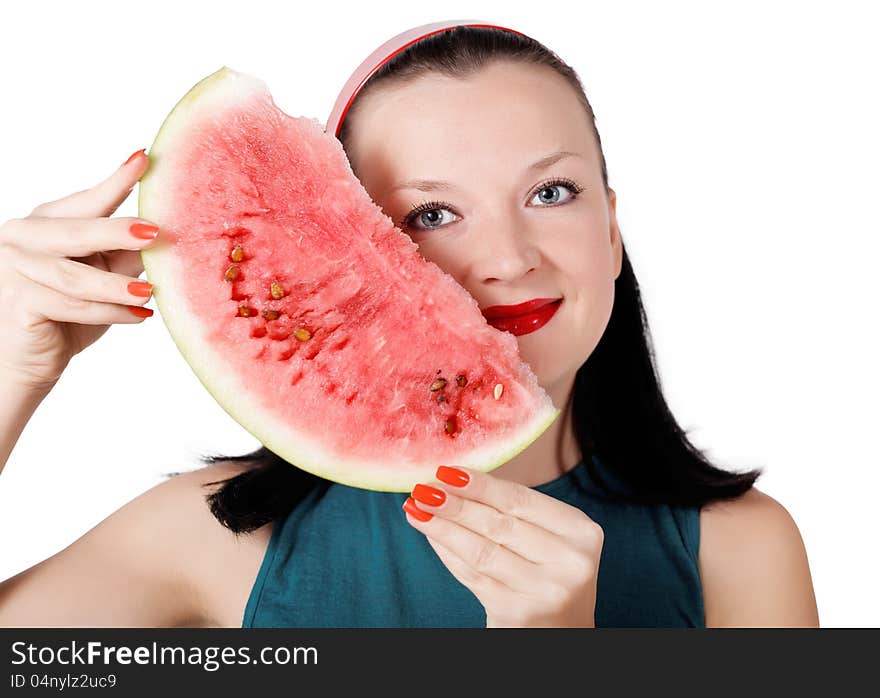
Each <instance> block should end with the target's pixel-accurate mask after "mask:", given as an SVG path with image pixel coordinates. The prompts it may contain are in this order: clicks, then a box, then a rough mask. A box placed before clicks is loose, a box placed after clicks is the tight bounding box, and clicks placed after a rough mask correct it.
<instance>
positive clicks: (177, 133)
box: [138, 66, 560, 492]
mask: <svg viewBox="0 0 880 698" xmlns="http://www.w3.org/2000/svg"><path fill="white" fill-rule="evenodd" d="M257 95H263V96H266V95H269V91H268V88H267V86H266V84H265V83H264V82H263V81H261V80H259V79H257V78H254V77H251V76H249V75H247V74H244V73H239V72H238V71H235V70H232V69H230V68H228V67H226V66H224V67H223V68H221V69H220V70H218V71H216V72H214V73H212V74H211V75H209V76H207V77H206V78H204V79H203V80H201V81H200V82H198V83H197V84H196V85H194V86H193V87H192V88H191V89H190V90H189V91H188V92H187V93H186V95H184V97H183V98H182V99H180V101H179V102H178V103H177V105H176V106H175V107H174V108H173V109H172V110H171V112H170V113H169V114H168V116H167V117H166V118H165V120H164V122H163V123H162V125H161V127H160V128H159V131H158V133H157V135H156V138H155V139H154V141H153V144H152V146H151V148H150V152H149V157H150V166H149V168H148V170H147V172H146V173H145V174H144V176H143V177H142V178H141V180H140V183H139V190H138V216H139V217H142V218H144V219H146V220H149V221H153V222H155V223H156V224H158V225H159V228H160V233H159V238H158V240H157V241H156V242H155V243H153V245H151V246H150V247H149V248H146V249H144V250H142V251H141V258H142V260H143V265H144V270H145V272H146V275H147V280H148V281H149V282H150V283H151V284H153V298H154V299H155V301H156V305H157V307H158V309H159V313H160V315H161V316H162V320H163V322H164V323H165V326H166V327H167V329H168V331H169V333H170V334H171V337H172V340H173V341H174V343H175V345H176V346H177V348H178V350H179V351H180V353H181V354H182V356H183V357H184V359H185V360H186V361H187V363H188V364H189V365H190V367H191V368H192V370H193V372H194V373H195V374H196V377H197V378H198V380H199V382H201V384H202V385H203V386H204V387H205V389H206V390H207V391H208V392H209V393H210V394H211V395H212V396H213V397H214V399H215V400H216V401H217V403H218V404H219V405H220V406H221V408H222V409H223V410H224V411H225V412H226V413H227V414H229V416H230V417H232V419H234V420H235V421H236V422H237V423H238V424H240V425H241V426H242V427H244V428H245V429H246V430H247V431H248V432H249V433H251V434H252V435H253V436H254V437H255V438H257V439H258V440H259V441H260V443H262V444H263V445H265V446H266V447H267V448H269V449H270V450H271V451H272V452H273V453H275V454H277V455H279V456H281V457H282V458H284V459H285V460H287V461H288V462H290V463H292V464H294V465H295V466H296V467H299V468H301V469H302V470H305V471H308V472H310V473H312V474H313V475H316V476H318V477H322V478H326V479H329V480H332V481H334V482H338V483H341V484H344V485H348V486H351V487H359V488H366V489H370V490H377V491H382V492H409V491H411V490H412V488H413V487H414V485H415V484H416V483H418V482H430V481H432V480H433V479H434V474H435V471H436V468H437V466H438V465H459V466H464V467H469V468H472V469H474V470H478V471H482V472H491V471H492V470H494V469H495V468H497V467H499V466H501V465H503V464H504V463H506V462H507V461H509V460H510V459H511V458H513V457H514V456H516V455H517V454H518V453H520V452H521V451H523V450H525V449H526V448H527V447H528V446H529V445H530V444H532V443H533V442H534V441H535V440H536V439H537V438H538V437H540V436H541V434H543V433H544V431H546V429H547V428H548V427H549V426H550V425H551V424H552V423H553V422H554V421H555V420H556V418H557V417H558V416H559V414H560V410H559V409H557V408H556V407H555V406H554V405H553V403H552V401H551V400H550V399H549V397H547V399H546V401H545V403H544V405H543V406H541V408H540V409H539V410H537V411H536V412H535V414H534V415H533V417H532V418H531V420H530V421H529V422H527V423H525V424H523V425H521V426H520V427H519V428H517V429H515V430H512V433H511V436H510V439H509V440H508V441H506V442H505V443H504V446H499V445H498V444H497V442H496V443H495V444H489V445H487V446H486V447H485V448H481V449H475V450H472V451H470V452H469V453H468V454H467V456H468V457H467V458H461V459H459V461H458V462H456V463H439V462H438V463H411V464H408V467H407V468H405V469H401V467H400V464H399V463H398V464H396V465H394V466H393V467H389V465H388V463H387V462H365V461H364V460H363V459H360V458H357V459H346V457H345V456H344V455H342V456H340V455H338V454H335V453H334V454H333V455H332V456H328V454H327V452H326V448H323V447H322V445H321V443H320V442H319V441H316V440H314V439H312V438H310V437H309V436H308V435H307V434H304V433H297V432H295V431H294V430H293V429H291V427H290V425H289V424H287V423H282V422H280V421H279V420H278V419H277V418H276V417H275V416H274V415H273V414H272V412H271V411H270V410H267V409H266V408H264V407H263V406H261V405H260V404H259V403H258V402H257V401H256V400H255V399H254V398H253V393H252V392H250V391H249V388H248V387H247V386H246V385H244V383H242V382H241V381H240V378H239V376H237V375H235V372H234V371H231V370H230V369H229V366H228V364H226V363H225V361H224V359H223V356H222V355H221V354H220V353H219V352H217V351H215V350H214V348H213V342H209V341H207V340H204V339H202V338H201V337H200V336H199V333H198V329H199V327H200V324H199V323H198V322H192V316H191V313H190V312H189V311H188V310H186V308H185V306H184V305H182V304H179V303H178V304H175V303H174V302H173V301H174V299H179V298H183V297H185V296H184V293H183V289H181V288H177V286H176V283H175V279H178V278H183V274H185V270H183V269H182V268H181V262H180V260H179V259H178V258H176V257H175V255H174V253H173V244H171V243H169V242H168V241H167V240H165V241H163V232H162V231H163V230H171V229H173V225H172V221H171V220H170V219H169V217H168V216H167V215H166V212H165V211H163V209H162V200H161V195H160V194H161V188H162V177H163V173H165V172H166V171H167V172H168V173H169V175H171V174H173V173H174V171H175V167H174V156H173V154H174V152H175V145H176V142H177V140H178V137H184V138H185V136H186V134H187V132H188V126H189V125H190V124H191V123H193V122H197V121H198V120H199V119H201V118H203V117H205V116H207V114H208V113H209V110H211V109H212V108H220V109H222V108H223V107H224V106H229V105H230V104H232V103H236V102H241V101H242V100H244V99H247V98H248V97H249V96H257ZM316 123H317V122H316ZM154 192H155V195H154Z"/></svg>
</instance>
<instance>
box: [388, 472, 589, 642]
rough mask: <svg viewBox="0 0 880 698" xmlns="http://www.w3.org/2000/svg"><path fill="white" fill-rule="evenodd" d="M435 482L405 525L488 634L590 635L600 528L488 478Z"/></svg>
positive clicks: (443, 476) (577, 513)
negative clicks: (473, 607) (472, 601)
mask: <svg viewBox="0 0 880 698" xmlns="http://www.w3.org/2000/svg"><path fill="white" fill-rule="evenodd" d="M436 477H437V479H438V480H441V483H432V485H423V484H418V485H416V486H415V487H414V488H413V496H412V497H411V498H410V499H407V500H406V502H405V503H404V507H403V508H404V511H406V519H407V521H408V522H409V523H410V524H411V525H412V526H413V527H414V528H416V529H418V530H419V531H421V532H422V533H424V534H425V535H426V536H427V538H428V542H429V543H430V544H431V546H432V547H433V548H434V550H435V551H436V552H437V555H438V556H439V557H440V559H441V560H442V561H443V563H444V564H445V565H446V567H447V568H448V569H449V571H450V572H451V573H452V574H453V576H455V578H456V579H458V581H460V582H461V583H462V584H464V586H466V587H467V588H468V589H470V590H471V591H472V592H473V594H474V596H476V597H477V599H478V600H479V601H480V603H481V604H483V608H484V609H485V610H486V627H489V628H501V627H517V628H526V627H533V628H537V627H552V628H566V627H567V628H592V627H595V610H596V580H597V578H598V573H599V559H600V557H601V553H602V543H603V540H604V534H603V531H602V528H601V527H600V526H599V524H597V523H596V522H595V521H593V520H592V519H591V518H590V517H589V516H587V515H586V514H585V513H584V512H583V511H581V510H580V509H578V508H576V507H573V506H570V505H568V504H565V503H564V502H561V501H559V500H558V499H554V498H553V497H550V496H549V495H546V494H544V493H542V492H538V491H537V490H534V489H532V488H530V487H526V486H525V485H522V484H519V483H516V482H511V481H509V480H502V479H501V478H498V477H495V476H493V475H490V474H489V473H483V472H480V471H477V470H472V469H470V468H449V467H447V466H440V467H439V468H438V469H437V474H436ZM456 483H457V484H456ZM413 499H415V500H416V502H414V501H413ZM428 502H433V504H429V503H428ZM416 503H417V504H418V506H417V507H416ZM421 512H427V513H429V514H431V515H432V516H431V517H430V518H429V519H428V520H425V521H422V520H419V518H416V517H417V516H420V513H421ZM420 518H425V516H424V515H423V514H422V515H421V516H420Z"/></svg>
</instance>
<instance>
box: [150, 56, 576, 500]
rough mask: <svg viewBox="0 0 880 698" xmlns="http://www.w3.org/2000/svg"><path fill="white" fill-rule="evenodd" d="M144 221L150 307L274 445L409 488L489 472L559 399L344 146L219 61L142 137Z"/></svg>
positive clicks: (221, 397)
mask: <svg viewBox="0 0 880 698" xmlns="http://www.w3.org/2000/svg"><path fill="white" fill-rule="evenodd" d="M139 216H141V217H143V218H145V219H147V220H150V221H153V222H155V223H157V224H158V225H159V226H160V234H159V239H158V242H157V243H155V244H154V245H153V246H151V248H150V249H147V250H144V251H143V253H142V256H143V261H144V267H145V269H146V272H147V278H148V280H149V281H150V282H151V283H152V284H154V292H153V294H154V297H155V299H156V304H157V306H158V309H159V311H160V314H161V316H162V318H163V320H164V322H165V324H166V326H167V328H168V330H169V332H170V334H171V336H172V337H173V339H174V341H175V343H176V344H177V346H178V348H179V349H180V351H181V353H182V354H183V356H184V358H185V359H186V360H187V362H188V363H189V364H190V366H191V367H192V369H193V371H194V372H195V373H196V375H197V376H198V378H199V379H200V380H201V382H202V383H203V384H204V385H205V387H206V388H207V389H208V391H209V392H210V393H211V394H212V395H213V396H214V398H215V399H216V400H217V401H218V403H219V404H220V405H221V406H222V407H223V408H224V409H225V410H226V411H227V412H228V413H229V414H230V415H231V416H232V417H233V418H234V419H235V420H236V421H237V422H238V423H239V424H241V425H242V426H243V427H244V428H245V429H247V430H248V431H249V432H250V433H251V434H253V435H254V436H255V437H256V438H257V439H259V440H260V442H261V443H263V444H265V445H266V446H267V447H269V448H270V449H271V450H273V451H274V452H275V453H277V454H278V455H280V456H282V457H283V458H285V459H286V460H288V461H289V462H291V463H293V464H294V465H296V466H298V467H301V468H303V469H305V470H307V471H309V472H312V473H314V474H316V475H320V476H322V477H325V478H327V479H330V480H334V481H337V482H340V483H343V484H348V485H351V486H355V487H365V488H370V489H377V490H384V491H399V492H403V491H408V490H410V489H411V488H412V486H413V485H414V484H415V483H417V482H424V481H430V480H432V479H433V476H434V471H435V470H436V467H437V466H438V465H442V464H446V465H464V466H468V467H472V468H475V469H479V470H483V471H490V470H492V469H493V468H495V467H497V466H499V465H501V464H503V463H504V462H506V461H507V460H509V459H510V458H512V457H513V456H514V455H516V454H517V453H519V452H520V451H522V450H523V449H524V448H526V447H527V446H528V445H529V444H530V443H532V442H533V441H534V440H535V439H536V438H537V437H538V436H540V435H541V434H542V433H543V432H544V431H545V429H546V428H547V427H548V426H549V425H550V424H551V423H552V422H553V420H554V419H556V417H557V416H558V414H559V410H558V409H556V407H555V406H554V405H553V403H552V401H551V400H550V398H549V396H548V395H547V393H546V392H545V391H544V390H543V389H542V388H541V386H540V385H539V384H538V382H537V378H536V376H535V375H534V373H533V372H532V370H531V369H530V368H529V366H528V365H527V364H526V363H524V362H523V361H522V360H521V359H520V356H519V348H518V344H517V341H516V339H515V337H514V336H513V335H512V334H510V333H508V332H503V331H500V330H497V329H495V328H493V327H491V326H490V325H489V324H488V323H487V322H486V320H485V319H484V317H483V315H482V314H481V312H480V309H479V306H478V304H477V302H476V300H475V299H474V298H473V297H472V296H471V295H470V294H469V293H468V292H467V291H466V290H465V289H464V288H463V287H462V286H460V285H459V284H458V283H457V282H456V281H455V279H454V278H453V277H452V276H450V275H448V274H446V273H445V272H444V271H443V270H441V269H440V268H439V267H438V266H437V265H435V264H433V263H432V262H429V261H426V260H425V259H424V258H423V257H422V256H421V255H420V253H419V251H418V246H417V245H416V244H415V243H414V242H413V241H412V240H411V239H410V238H409V236H407V235H406V234H405V233H403V232H402V231H400V230H399V229H397V228H396V227H395V226H394V223H393V222H392V220H391V219H390V218H388V217H387V216H386V215H385V214H384V213H383V212H382V210H381V208H379V207H378V206H377V205H376V204H375V203H374V202H373V201H372V200H371V199H370V197H369V195H368V194H367V192H366V190H365V189H364V188H363V186H362V185H361V184H360V182H359V181H358V179H357V178H356V177H355V176H354V174H353V173H352V170H351V167H350V165H349V163H348V160H347V158H346V156H345V152H344V151H343V149H342V146H341V144H340V143H339V141H338V140H337V139H336V138H335V137H333V136H332V135H329V134H326V133H325V132H324V129H323V127H322V125H321V124H320V123H319V122H318V121H317V120H315V119H309V118H305V117H299V118H296V117H291V116H289V115H287V114H285V113H284V112H282V111H281V110H280V109H279V108H278V107H277V106H276V105H275V103H274V101H273V99H272V97H271V95H270V93H269V91H268V89H267V88H266V85H265V84H264V83H263V82H262V81H260V80H258V79H256V78H253V77H250V76H248V75H245V74H243V73H239V72H237V71H234V70H231V69H229V68H222V69H221V70H219V71H217V72H216V73H214V74H212V75H210V76H208V77H207V78H205V79H204V80H202V81H201V82H199V83H198V84H197V85H196V86H194V87H193V88H192V89H191V90H190V91H189V92H188V93H187V95H186V96H185V97H184V98H183V99H182V100H181V101H180V102H179V103H178V104H177V106H176V107H175V108H174V110H173V111H172V112H171V113H170V114H169V116H168V117H167V118H166V120H165V122H164V123H163V125H162V128H161V129H160V131H159V134H158V135H157V137H156V139H155V141H154V143H153V145H152V148H151V149H150V168H149V170H148V172H147V174H146V175H145V176H144V177H143V178H142V180H141V182H140V192H139Z"/></svg>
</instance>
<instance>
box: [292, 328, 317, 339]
mask: <svg viewBox="0 0 880 698" xmlns="http://www.w3.org/2000/svg"><path fill="white" fill-rule="evenodd" d="M293 336H294V337H296V338H297V339H298V340H299V341H300V342H305V341H306V340H309V339H311V338H312V333H311V332H309V331H308V330H307V329H306V328H305V327H297V328H296V329H295V330H294V332H293Z"/></svg>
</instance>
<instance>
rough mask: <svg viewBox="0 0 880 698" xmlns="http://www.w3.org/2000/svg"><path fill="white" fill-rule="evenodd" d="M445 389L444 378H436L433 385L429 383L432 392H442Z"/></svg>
mask: <svg viewBox="0 0 880 698" xmlns="http://www.w3.org/2000/svg"><path fill="white" fill-rule="evenodd" d="M445 387H446V379H445V378H438V379H437V380H435V381H434V382H433V383H431V390H432V391H435V390H443V388H445Z"/></svg>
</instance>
